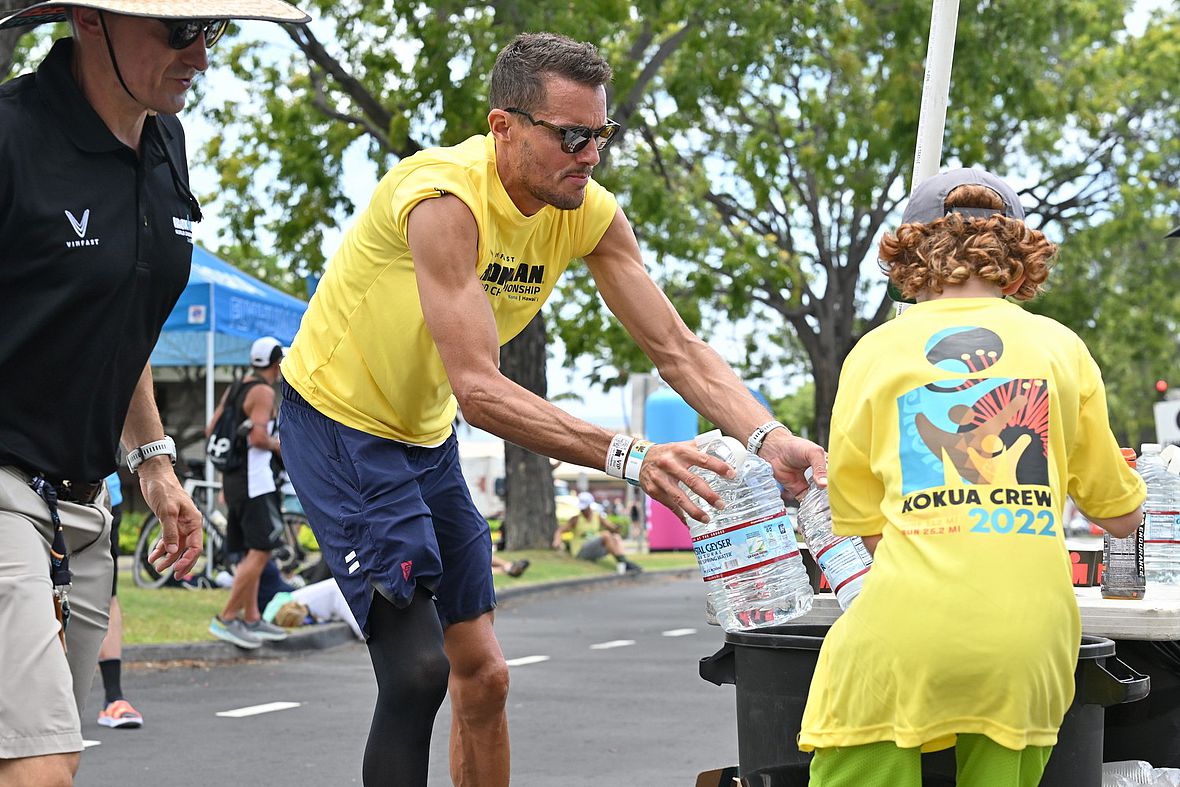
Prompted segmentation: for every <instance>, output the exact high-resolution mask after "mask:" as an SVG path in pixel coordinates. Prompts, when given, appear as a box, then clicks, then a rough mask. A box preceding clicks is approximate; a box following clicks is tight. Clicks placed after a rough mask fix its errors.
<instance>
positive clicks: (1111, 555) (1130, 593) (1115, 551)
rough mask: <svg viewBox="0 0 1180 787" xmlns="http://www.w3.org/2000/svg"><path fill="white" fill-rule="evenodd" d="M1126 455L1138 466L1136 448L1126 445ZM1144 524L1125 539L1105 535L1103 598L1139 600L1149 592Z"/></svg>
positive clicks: (1103, 536) (1128, 459)
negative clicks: (1145, 561) (1145, 563)
mask: <svg viewBox="0 0 1180 787" xmlns="http://www.w3.org/2000/svg"><path fill="white" fill-rule="evenodd" d="M1122 451H1123V458H1124V459H1126V460H1127V464H1129V465H1131V467H1135V466H1136V462H1135V449H1133V448H1124V449H1122ZM1143 547H1144V545H1143V525H1140V526H1139V527H1137V528H1136V529H1135V532H1134V533H1132V534H1131V535H1129V536H1127V537H1126V538H1115V537H1114V536H1112V535H1111V534H1110V533H1104V534H1103V535H1102V565H1103V569H1102V597H1103V598H1125V599H1140V598H1143V596H1144V595H1145V594H1146V592H1147V574H1146V571H1145V569H1144V552H1143Z"/></svg>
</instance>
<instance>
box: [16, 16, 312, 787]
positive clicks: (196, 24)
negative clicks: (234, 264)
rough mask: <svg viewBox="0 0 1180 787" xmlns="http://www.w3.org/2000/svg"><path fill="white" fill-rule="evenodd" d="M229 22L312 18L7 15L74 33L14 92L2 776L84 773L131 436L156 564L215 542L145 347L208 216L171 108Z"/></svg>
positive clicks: (27, 778) (186, 557) (180, 559)
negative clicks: (114, 521)
mask: <svg viewBox="0 0 1180 787" xmlns="http://www.w3.org/2000/svg"><path fill="white" fill-rule="evenodd" d="M197 17H199V18H197ZM228 18H257V19H270V20H273V21H284V22H305V21H307V17H306V15H304V14H303V13H302V12H300V11H299V10H298V9H295V8H294V7H292V6H290V5H288V4H287V3H284V2H281V1H280V0H150V2H149V0H92V1H91V0H87V1H86V2H66V3H38V4H37V5H34V6H31V7H29V8H26V9H24V10H23V11H19V12H17V13H16V14H13V15H11V16H8V17H6V18H4V19H0V28H7V27H14V26H19V25H31V24H38V23H41V22H50V21H61V20H63V19H64V20H68V21H69V23H70V26H71V29H72V31H73V37H72V38H68V39H64V40H61V41H58V42H56V43H55V44H54V46H53V49H52V50H51V51H50V53H49V55H48V56H47V57H46V58H45V60H44V61H43V62H42V64H41V66H40V67H39V68H38V69H37V71H36V73H34V74H28V75H25V76H23V77H19V78H17V79H14V80H12V81H11V82H9V83H7V84H5V85H3V86H0V318H2V319H3V328H2V329H0V403H3V404H2V406H0V632H2V633H0V665H2V667H0V785H9V784H21V785H24V784H36V785H61V784H70V783H71V782H72V779H73V773H74V771H75V770H76V768H77V764H78V752H80V751H81V749H82V739H81V734H80V724H79V712H80V708H81V705H82V702H83V699H84V698H85V696H86V694H87V692H88V691H89V687H90V682H91V679H92V678H93V676H94V665H95V663H96V660H97V653H98V647H99V644H100V642H101V640H102V636H103V631H104V630H105V628H106V622H107V604H108V601H109V598H110V584H111V571H112V565H111V559H110V551H109V541H108V539H109V538H110V515H109V513H107V512H106V511H105V509H103V508H102V507H101V506H98V505H96V504H95V498H96V497H97V496H98V493H99V492H100V491H101V488H102V479H103V478H104V477H105V476H106V475H108V474H109V473H110V472H111V471H112V470H114V468H115V465H116V451H117V449H118V444H119V442H120V440H121V441H122V443H123V445H124V446H125V447H127V448H128V449H131V450H130V453H129V455H128V464H129V465H130V467H131V469H132V471H133V472H138V474H139V477H140V487H141V490H142V492H143V497H144V499H145V500H146V501H147V503H148V505H149V506H150V507H151V508H152V510H153V511H154V512H155V513H156V514H157V515H159V517H160V519H161V521H162V522H163V523H164V531H165V536H164V538H163V539H162V541H161V543H160V544H157V545H156V548H155V549H154V550H153V553H152V559H153V560H154V561H156V562H157V567H158V568H160V569H163V568H166V567H168V566H172V567H173V568H174V569H175V571H176V573H177V574H178V575H180V576H183V575H184V574H185V573H186V572H187V571H188V570H189V569H190V568H191V567H192V564H193V562H194V561H195V560H196V558H197V556H198V555H199V553H200V548H201V526H200V514H199V513H198V511H197V510H196V508H195V507H194V505H193V503H192V501H191V500H190V499H189V498H188V496H187V495H186V494H185V493H184V490H183V489H182V488H181V486H180V484H179V483H178V481H177V479H176V476H175V474H174V473H173V471H172V468H171V465H170V462H169V459H170V458H172V459H174V458H175V446H174V445H173V444H172V441H171V440H170V439H168V438H166V437H165V436H164V431H163V427H162V426H161V423H160V417H159V414H158V412H157V410H156V406H155V402H154V400H153V394H152V377H151V369H150V367H149V366H148V356H149V354H150V353H151V350H152V347H153V346H154V345H155V342H156V339H157V337H158V336H159V332H160V329H161V327H162V326H163V324H164V320H165V318H166V317H167V316H168V313H169V312H170V311H171V309H172V307H173V305H174V304H175V302H176V299H177V297H178V296H179V294H180V292H181V290H182V289H183V288H184V286H185V283H186V282H187V280H188V272H189V261H190V257H191V252H192V245H191V244H192V224H193V222H194V221H199V220H200V218H201V215H200V208H199V206H198V205H197V202H196V200H195V199H194V198H193V196H192V194H191V193H190V191H189V188H188V185H187V180H188V167H187V164H186V157H185V148H184V134H183V131H182V129H181V126H180V123H179V121H177V119H176V118H175V117H174V115H175V113H176V112H178V111H180V110H181V109H182V108H183V107H184V104H185V100H186V97H187V92H188V89H189V87H190V86H191V84H192V80H193V79H194V78H195V77H196V76H197V74H199V73H201V72H203V71H204V70H205V69H206V67H207V66H208V62H207V60H206V55H205V50H206V48H207V46H209V45H211V44H212V43H213V42H214V41H215V40H216V38H217V37H218V36H219V35H220V34H221V33H222V32H224V30H225V27H226V24H227V22H226V19H228ZM71 572H72V576H71ZM71 580H72V581H71ZM55 613H56V614H55ZM59 619H63V620H64V621H65V624H66V625H64V627H63V626H62V625H59V623H58V620H59ZM62 628H64V636H63V637H61V639H60V641H59V632H60V631H61V630H62ZM63 645H65V646H67V649H66V652H65V653H63Z"/></svg>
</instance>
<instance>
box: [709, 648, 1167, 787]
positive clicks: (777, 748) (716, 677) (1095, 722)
mask: <svg viewBox="0 0 1180 787" xmlns="http://www.w3.org/2000/svg"><path fill="white" fill-rule="evenodd" d="M827 631H828V626H817V625H806V624H801V625H787V626H776V627H772V628H767V629H762V630H760V631H757V632H746V633H728V634H726V635H725V641H726V644H725V646H724V647H723V648H722V649H721V650H720V651H718V652H717V653H715V654H714V655H713V656H710V657H708V658H705V659H702V660H701V665H700V673H701V677H702V678H704V679H705V680H708V681H710V682H712V683H716V684H718V685H721V684H722V683H733V684H734V685H735V687H736V689H737V727H738V765H739V769H740V772H741V774H742V776H743V777H744V778H747V780H748V783H750V784H756V785H759V786H760V787H761V786H762V785H765V787H794V785H806V783H807V782H806V774H807V769H808V766H809V763H810V760H811V755H810V754H807V753H804V752H801V751H799V750H798V748H797V747H796V745H795V737H796V735H797V734H798V732H799V727H800V724H801V722H802V719H803V708H804V706H805V705H806V704H807V692H808V689H809V687H810V685H811V677H812V674H813V673H814V672H815V664H816V661H817V659H818V657H819V649H820V645H822V644H823V638H824V636H825V635H826V634H827ZM1114 653H1115V646H1114V642H1112V641H1111V640H1108V639H1104V638H1102V637H1090V636H1084V637H1083V638H1082V648H1081V652H1080V653H1079V659H1078V667H1077V669H1076V670H1075V672H1074V680H1075V685H1076V689H1077V690H1076V695H1075V697H1074V702H1073V704H1072V705H1071V706H1070V708H1069V710H1068V711H1067V712H1066V716H1065V720H1064V721H1063V723H1062V727H1061V732H1060V734H1059V736H1058V745H1057V748H1056V750H1055V751H1054V755H1053V757H1051V758H1050V760H1049V766H1048V768H1047V769H1046V771H1045V777H1044V779H1042V781H1041V784H1042V787H1100V785H1101V783H1102V729H1103V716H1104V713H1103V711H1104V708H1105V707H1106V706H1109V705H1114V704H1117V703H1122V702H1133V701H1135V700H1138V699H1142V698H1143V697H1145V696H1146V695H1147V693H1148V690H1149V688H1150V680H1149V679H1148V678H1147V677H1145V676H1143V675H1140V674H1138V673H1136V672H1134V671H1133V670H1131V669H1130V668H1129V667H1127V666H1126V665H1125V664H1123V663H1122V662H1120V661H1119V660H1118V659H1117V658H1115V655H1114ZM948 763H949V767H948ZM954 765H955V763H954V751H953V750H948V751H946V752H938V753H936V754H933V755H925V756H924V757H923V761H922V771H923V778H924V780H925V782H924V783H925V785H926V787H932V786H933V785H935V784H939V785H941V784H953V779H954V774H955V767H954Z"/></svg>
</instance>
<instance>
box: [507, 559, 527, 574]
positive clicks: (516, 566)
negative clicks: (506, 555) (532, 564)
mask: <svg viewBox="0 0 1180 787" xmlns="http://www.w3.org/2000/svg"><path fill="white" fill-rule="evenodd" d="M528 567H529V562H528V561H527V560H514V561H512V565H510V566H509V567H508V571H507V572H505V573H507V574H508V576H510V577H519V576H520V575H521V574H523V573H524V572H525V569H527V568H528Z"/></svg>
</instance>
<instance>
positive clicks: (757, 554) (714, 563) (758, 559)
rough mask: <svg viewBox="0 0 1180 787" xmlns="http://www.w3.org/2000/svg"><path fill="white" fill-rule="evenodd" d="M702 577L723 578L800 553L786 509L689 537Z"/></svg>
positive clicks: (709, 578)
mask: <svg viewBox="0 0 1180 787" xmlns="http://www.w3.org/2000/svg"><path fill="white" fill-rule="evenodd" d="M692 548H693V551H694V552H696V556H697V563H699V564H700V567H701V577H702V578H703V579H704V580H705V581H706V582H709V581H712V580H714V579H723V578H725V577H731V576H734V575H736V574H742V573H744V572H746V571H752V570H754V569H757V568H762V567H763V566H768V565H770V564H772V563H777V562H779V561H780V560H789V559H790V558H792V557H795V556H797V555H798V554H799V544H798V542H797V541H795V529H794V528H793V527H792V526H791V520H790V518H789V517H788V516H787V511H786V509H783V510H781V511H779V512H778V513H777V514H773V515H771V516H768V517H763V518H761V519H755V520H753V521H752V522H743V523H742V524H740V525H734V526H733V527H727V528H725V529H724V530H714V531H711V532H708V533H702V534H701V535H699V536H695V537H694V538H693V539H692Z"/></svg>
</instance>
